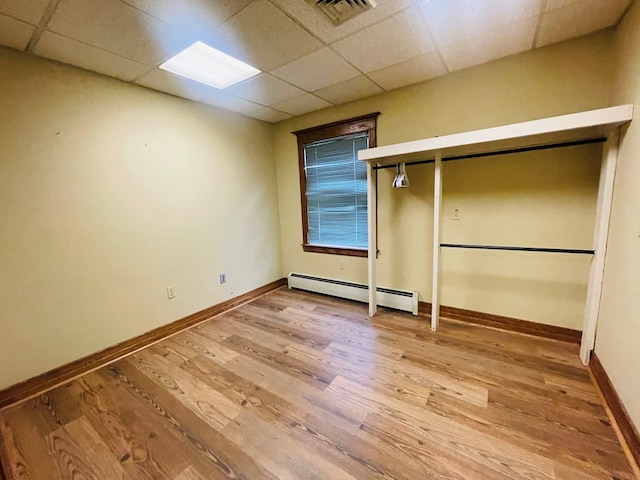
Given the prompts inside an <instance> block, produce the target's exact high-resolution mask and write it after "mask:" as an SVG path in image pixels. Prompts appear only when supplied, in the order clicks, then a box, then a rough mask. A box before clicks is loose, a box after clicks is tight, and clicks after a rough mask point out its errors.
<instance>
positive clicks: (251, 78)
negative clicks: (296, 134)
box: [227, 50, 317, 113]
mask: <svg viewBox="0 0 640 480" xmlns="http://www.w3.org/2000/svg"><path fill="white" fill-rule="evenodd" d="M316 51H317V50H316ZM311 53H314V52H311ZM309 55H310V54H309ZM304 56H305V55H303V57H304ZM300 58H302V57H300ZM294 61H295V60H292V62H294ZM285 65H287V64H286V63H285ZM278 68H280V67H276V68H274V69H273V70H276V69H278ZM273 70H269V71H268V72H262V75H271V76H272V77H273V78H276V79H278V80H280V81H281V82H284V83H286V84H287V85H288V86H290V87H293V88H295V89H296V90H302V91H303V92H304V93H301V94H300V95H294V96H293V97H291V99H293V98H298V97H302V96H303V95H306V94H307V93H310V94H313V92H310V91H308V90H305V89H304V88H302V87H298V86H296V85H294V84H292V83H290V82H289V81H287V80H285V79H283V78H280V77H279V76H277V75H275V74H273V73H272V71H273ZM256 78H257V77H250V78H247V79H245V80H243V81H241V82H238V83H234V84H233V85H231V87H237V86H240V85H242V84H245V83H249V82H251V81H252V80H255V79H256ZM231 87H229V88H231ZM227 95H229V96H231V97H236V98H240V99H242V100H248V101H250V102H253V103H257V104H258V105H262V106H263V107H271V105H275V104H276V103H280V102H284V101H285V100H279V101H277V102H274V103H272V104H271V105H265V104H263V103H259V102H256V101H255V100H249V99H246V98H244V97H241V96H239V95H230V94H227ZM287 100H290V99H287ZM283 113H286V112H283Z"/></svg>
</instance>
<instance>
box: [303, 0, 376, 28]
mask: <svg viewBox="0 0 640 480" xmlns="http://www.w3.org/2000/svg"><path fill="white" fill-rule="evenodd" d="M307 2H308V3H311V4H313V5H315V6H316V7H318V9H320V10H321V11H322V13H324V14H325V15H326V16H327V17H329V19H330V20H331V21H332V22H333V23H334V24H336V25H339V24H341V23H344V22H346V21H347V20H349V19H350V18H353V17H355V16H356V15H358V14H360V13H362V12H366V11H367V10H369V9H371V8H376V6H377V3H376V1H375V0H307Z"/></svg>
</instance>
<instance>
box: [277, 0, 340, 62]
mask: <svg viewBox="0 0 640 480" xmlns="http://www.w3.org/2000/svg"><path fill="white" fill-rule="evenodd" d="M268 2H269V3H270V4H271V5H273V6H274V7H276V8H277V9H278V10H280V11H281V12H282V13H283V14H284V15H285V16H286V17H287V18H289V19H290V20H292V21H293V22H294V23H295V24H296V25H298V26H299V27H300V28H302V29H303V30H304V31H305V32H307V33H308V34H309V35H311V36H312V37H313V38H315V39H316V40H318V41H319V42H320V43H321V44H322V45H324V46H326V45H327V42H325V41H324V40H323V39H322V38H320V37H319V36H318V35H316V34H315V33H314V32H313V31H312V30H311V29H310V28H309V27H307V26H306V25H305V24H304V23H302V22H301V21H299V20H298V19H297V18H296V17H295V16H294V15H292V14H290V13H289V12H288V11H287V10H285V9H284V8H283V7H281V6H280V5H279V4H278V3H277V2H274V1H273V0H268ZM318 50H320V49H318ZM316 51H317V50H316ZM311 53H313V52H311ZM303 56H304V55H303ZM296 60H297V59H296ZM292 61H293V60H292ZM285 65H286V64H285ZM280 66H282V65H280ZM275 68H278V67H275Z"/></svg>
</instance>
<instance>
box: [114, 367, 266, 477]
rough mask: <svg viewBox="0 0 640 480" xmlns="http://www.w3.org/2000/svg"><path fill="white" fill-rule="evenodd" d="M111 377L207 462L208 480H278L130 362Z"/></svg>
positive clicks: (202, 469) (115, 369)
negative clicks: (120, 383) (116, 379)
mask: <svg viewBox="0 0 640 480" xmlns="http://www.w3.org/2000/svg"><path fill="white" fill-rule="evenodd" d="M109 374H110V375H113V376H115V377H116V378H118V380H119V381H120V382H122V384H123V385H125V386H126V388H127V389H128V390H129V391H130V392H131V394H132V395H134V396H136V397H138V398H139V399H141V401H142V402H144V403H145V404H146V405H147V406H148V408H149V409H150V411H151V412H153V414H154V415H155V416H156V417H157V419H158V420H157V421H158V422H163V423H166V424H167V425H168V426H169V427H170V428H171V429H172V430H173V431H174V432H175V433H176V434H177V435H178V436H180V437H182V438H183V439H184V440H185V442H187V443H188V444H190V445H191V448H192V450H193V451H194V452H196V453H197V454H198V455H199V456H200V457H202V458H203V459H204V460H205V461H206V462H207V463H206V465H207V466H206V468H201V471H202V472H203V474H205V475H206V476H207V480H214V479H225V480H228V479H239V480H252V479H264V480H277V479H276V477H274V476H273V475H271V474H270V473H269V472H268V471H267V470H265V469H264V468H263V467H261V466H260V465H258V464H257V463H256V462H255V461H254V459H253V458H251V457H250V456H249V455H248V454H247V453H246V452H245V451H244V450H243V449H242V447H241V446H237V445H235V444H233V443H231V442H229V441H228V440H227V439H226V438H225V437H224V436H222V434H221V433H220V432H219V431H218V430H215V429H213V428H209V427H208V425H207V423H206V422H205V421H204V420H202V418H200V417H199V416H198V415H196V414H195V413H194V412H193V410H191V409H190V408H189V407H187V406H185V405H184V404H183V403H182V402H181V401H180V400H178V399H177V398H176V397H175V396H174V395H172V394H170V393H168V392H167V391H166V390H164V389H163V388H161V387H159V386H158V385H157V384H156V383H154V382H153V381H152V380H151V379H149V377H147V376H146V375H145V374H143V373H142V372H140V370H138V369H137V368H136V367H135V366H134V365H133V364H132V363H130V362H129V361H128V360H121V361H119V362H117V363H116V364H114V365H112V366H111V368H110V369H109Z"/></svg>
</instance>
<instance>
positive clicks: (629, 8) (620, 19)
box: [612, 0, 636, 27]
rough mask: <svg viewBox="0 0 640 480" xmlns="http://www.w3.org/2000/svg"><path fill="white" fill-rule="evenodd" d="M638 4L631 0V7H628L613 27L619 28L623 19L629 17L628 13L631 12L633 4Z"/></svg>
mask: <svg viewBox="0 0 640 480" xmlns="http://www.w3.org/2000/svg"><path fill="white" fill-rule="evenodd" d="M635 2H636V0H631V1H630V2H629V5H627V7H626V8H625V9H624V10H623V11H622V13H621V14H620V16H619V17H618V18H617V19H616V23H614V24H613V25H612V26H613V27H617V26H618V25H619V24H620V22H621V21H622V19H623V18H624V17H625V16H626V15H627V13H629V10H631V7H632V6H633V4H634V3H635Z"/></svg>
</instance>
